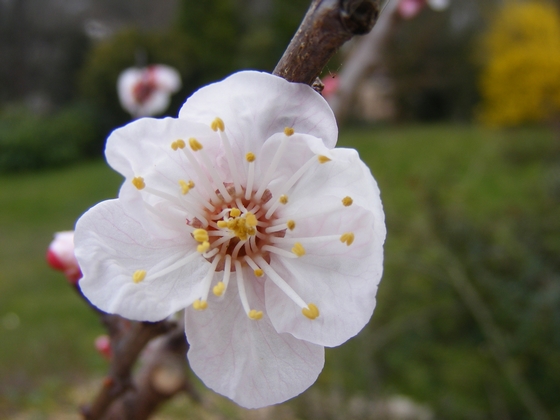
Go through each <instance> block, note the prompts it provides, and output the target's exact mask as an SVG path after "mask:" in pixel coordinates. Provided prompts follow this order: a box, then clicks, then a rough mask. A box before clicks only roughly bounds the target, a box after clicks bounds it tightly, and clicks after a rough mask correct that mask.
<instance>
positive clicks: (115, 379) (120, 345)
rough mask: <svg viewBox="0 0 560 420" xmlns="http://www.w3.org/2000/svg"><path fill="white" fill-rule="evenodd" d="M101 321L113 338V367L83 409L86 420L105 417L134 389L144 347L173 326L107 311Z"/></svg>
mask: <svg viewBox="0 0 560 420" xmlns="http://www.w3.org/2000/svg"><path fill="white" fill-rule="evenodd" d="M102 321H103V323H104V324H105V326H106V327H107V330H108V331H109V335H110V337H111V353H112V356H111V366H110V368H109V375H108V376H107V377H106V378H105V379H104V381H103V384H102V387H101V390H100V391H99V393H98V395H97V397H96V398H95V400H94V401H93V403H92V404H91V405H90V406H88V407H83V408H82V414H83V417H84V419H87V420H98V419H102V418H103V416H104V414H105V412H106V411H107V409H108V408H109V406H110V405H111V404H112V403H113V402H114V401H115V400H116V399H117V398H119V397H120V396H122V395H123V394H124V393H125V392H127V391H128V390H130V389H131V388H132V386H133V384H132V376H131V372H132V368H133V366H134V364H135V363H136V360H137V359H138V356H139V355H140V352H141V351H142V349H144V347H145V346H146V344H148V343H149V342H150V340H152V339H153V338H155V337H157V336H159V335H161V334H164V333H166V332H168V331H170V330H171V329H173V327H174V324H173V323H170V322H168V321H160V322H154V323H152V322H137V321H128V320H126V319H124V318H122V317H120V316H118V315H108V314H104V315H102Z"/></svg>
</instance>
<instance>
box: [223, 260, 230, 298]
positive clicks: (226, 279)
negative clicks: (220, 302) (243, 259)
mask: <svg viewBox="0 0 560 420" xmlns="http://www.w3.org/2000/svg"><path fill="white" fill-rule="evenodd" d="M230 276H231V255H226V263H225V266H224V278H223V280H222V281H223V282H224V287H225V289H224V292H225V291H226V290H227V287H228V284H229V279H230Z"/></svg>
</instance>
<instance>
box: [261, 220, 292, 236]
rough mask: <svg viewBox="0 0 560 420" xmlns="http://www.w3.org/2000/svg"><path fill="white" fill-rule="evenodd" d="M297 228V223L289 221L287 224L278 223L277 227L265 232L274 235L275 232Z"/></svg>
mask: <svg viewBox="0 0 560 420" xmlns="http://www.w3.org/2000/svg"><path fill="white" fill-rule="evenodd" d="M295 227H296V222H294V221H293V220H288V221H287V222H281V223H278V224H277V225H272V226H269V227H267V228H266V229H265V230H264V231H265V232H266V233H274V232H280V231H282V230H286V228H288V229H290V230H294V229H295Z"/></svg>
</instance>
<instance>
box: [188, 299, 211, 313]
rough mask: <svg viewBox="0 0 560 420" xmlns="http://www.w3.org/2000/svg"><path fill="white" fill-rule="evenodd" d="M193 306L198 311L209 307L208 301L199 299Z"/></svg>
mask: <svg viewBox="0 0 560 420" xmlns="http://www.w3.org/2000/svg"><path fill="white" fill-rule="evenodd" d="M192 306H193V308H194V309H196V310H197V311H203V310H205V309H206V308H208V302H206V301H205V300H200V299H197V300H195V301H194V302H193V304H192Z"/></svg>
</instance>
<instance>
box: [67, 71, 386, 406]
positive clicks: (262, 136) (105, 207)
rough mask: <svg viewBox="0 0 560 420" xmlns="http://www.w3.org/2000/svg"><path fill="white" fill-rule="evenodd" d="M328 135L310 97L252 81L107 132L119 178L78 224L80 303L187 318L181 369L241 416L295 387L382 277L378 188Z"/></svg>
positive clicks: (357, 324) (362, 316)
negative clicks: (172, 113) (111, 194)
mask: <svg viewBox="0 0 560 420" xmlns="http://www.w3.org/2000/svg"><path fill="white" fill-rule="evenodd" d="M337 134H338V133H337V126H336V121H335V119H334V116H333V114H332V111H331V110H330V108H329V106H328V104H327V103H326V102H325V100H324V99H323V98H322V97H321V96H320V95H319V94H318V93H316V92H315V91H314V90H313V89H311V88H310V87H309V86H306V85H303V84H295V83H289V82H287V81H285V80H284V79H282V78H279V77H276V76H272V75H270V74H266V73H258V72H240V73H236V74H234V75H232V76H230V77H229V78H227V79H225V80H223V81H221V82H219V83H215V84H212V85H209V86H206V87H204V88H202V89H200V90H199V91H197V92H196V93H195V94H194V95H193V96H192V97H190V98H189V99H188V100H187V102H186V103H185V104H184V106H183V107H182V109H181V111H180V113H179V118H177V119H174V118H165V119H151V118H144V119H140V120H137V121H134V122H132V123H130V124H128V125H127V126H125V127H123V128H120V129H118V130H116V131H114V132H113V133H112V134H111V136H110V137H109V139H108V141H107V149H106V156H107V160H108V162H109V164H110V165H111V166H112V167H113V168H114V169H115V170H117V171H118V172H120V173H121V174H122V175H123V176H124V177H125V178H126V180H125V182H124V184H123V186H122V187H121V190H120V192H119V197H118V199H115V200H109V201H105V202H102V203H99V204H98V205H96V206H95V207H93V208H92V209H90V210H89V211H88V212H87V213H86V214H84V215H83V216H82V217H81V218H80V220H79V221H78V223H77V226H76V254H77V257H78V260H79V262H80V265H81V267H82V270H83V272H84V278H83V279H82V280H81V281H80V287H81V289H82V291H83V293H84V294H85V295H86V296H87V297H88V299H90V300H91V302H92V303H93V304H94V305H96V306H98V307H99V308H100V309H102V310H104V311H107V312H110V313H117V314H119V315H122V316H124V317H127V318H130V319H134V320H143V321H157V320H161V319H164V318H166V317H167V316H169V315H171V314H173V313H174V312H176V311H178V310H180V309H183V308H187V309H186V310H185V329H186V334H187V339H188V341H189V343H190V349H189V352H188V358H189V362H190V365H191V368H192V369H193V371H194V372H195V373H196V374H197V375H198V376H199V377H200V378H201V379H202V381H203V382H204V383H205V384H206V385H207V386H208V387H210V388H212V389H214V390H215V391H216V392H219V393H221V394H223V395H225V396H227V397H229V398H231V399H232V400H234V401H235V402H237V403H238V404H240V405H242V406H244V407H248V408H256V407H262V406H265V405H270V404H275V403H279V402H282V401H285V400H287V399H289V398H291V397H293V396H295V395H298V394H299V393H301V392H303V391H304V390H305V389H307V388H308V387H309V386H310V385H311V384H313V382H314V381H315V380H316V378H317V376H318V375H319V373H320V372H321V370H322V368H323V364H324V346H328V347H331V346H338V345H339V344H342V343H343V342H345V341H346V340H348V339H349V338H351V337H353V336H354V335H356V334H357V333H358V332H359V331H360V330H361V329H362V328H363V327H364V325H365V324H366V323H367V322H368V321H369V319H370V317H371V315H372V313H373V309H374V307H375V295H376V291H377V285H378V283H379V280H380V278H381V272H382V259H383V249H382V247H383V242H384V239H385V233H386V230H385V224H384V214H383V209H382V205H381V200H380V197H379V190H378V187H377V184H376V182H375V180H374V179H373V177H372V175H371V173H370V170H369V169H368V168H367V167H366V165H365V164H364V163H363V162H362V161H361V160H360V159H359V156H358V153H357V152H356V151H355V150H353V149H343V148H339V149H335V148H334V146H335V144H336V140H337Z"/></svg>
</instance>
